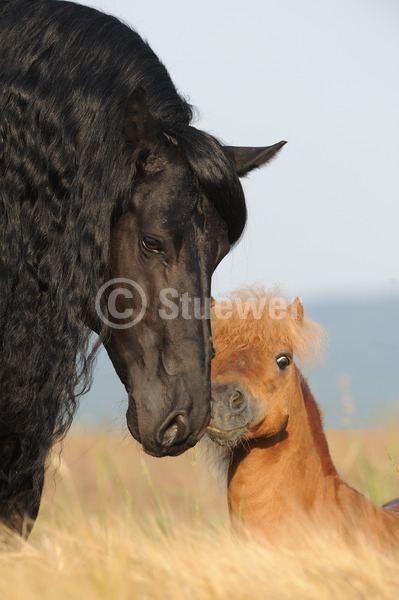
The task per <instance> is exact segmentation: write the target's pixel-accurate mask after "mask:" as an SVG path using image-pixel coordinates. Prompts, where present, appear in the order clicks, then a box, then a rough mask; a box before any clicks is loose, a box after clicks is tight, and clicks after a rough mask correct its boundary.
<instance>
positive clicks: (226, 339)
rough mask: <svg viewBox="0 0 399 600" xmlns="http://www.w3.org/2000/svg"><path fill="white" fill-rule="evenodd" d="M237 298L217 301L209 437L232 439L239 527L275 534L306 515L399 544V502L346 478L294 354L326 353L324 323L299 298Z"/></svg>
mask: <svg viewBox="0 0 399 600" xmlns="http://www.w3.org/2000/svg"><path fill="white" fill-rule="evenodd" d="M232 305H233V307H232V310H231V311H230V314H228V313H227V312H226V306H224V307H223V306H221V305H220V304H218V303H215V304H214V305H213V308H212V330H213V340H214V342H213V343H214V347H215V353H216V354H215V358H214V360H213V364H212V416H211V422H210V425H209V426H208V429H207V434H208V436H209V437H210V438H211V440H213V441H214V442H217V443H218V444H219V445H220V446H223V448H220V452H218V454H219V457H217V458H223V459H227V460H223V461H222V468H223V469H224V474H227V481H228V506H229V512H230V517H231V519H232V522H233V524H235V525H237V524H238V522H241V523H242V524H243V525H244V526H245V527H247V528H249V529H251V530H253V531H258V532H261V533H262V534H265V535H266V536H267V537H268V538H269V539H270V538H271V537H273V536H275V535H278V534H279V533H281V532H282V531H283V530H284V528H285V527H286V526H287V524H289V523H293V522H294V521H295V522H298V518H299V517H300V516H301V515H302V516H306V518H307V519H310V520H311V521H312V522H314V523H315V524H316V525H318V526H319V527H320V525H323V526H324V525H325V526H327V525H328V526H329V527H330V528H333V529H334V530H336V531H338V532H339V533H340V534H342V535H343V536H344V537H345V538H347V537H349V539H350V538H351V537H352V536H353V534H354V533H362V534H364V535H365V536H366V537H367V538H368V539H370V540H372V542H374V543H376V544H386V543H388V544H393V545H395V546H396V545H397V547H399V513H398V512H395V511H396V510H398V500H394V501H392V502H390V503H389V504H387V505H385V507H384V508H380V507H378V506H376V505H375V504H373V503H372V502H371V501H370V500H368V499H367V498H365V497H364V496H363V495H362V494H360V493H359V492H357V491H356V490H354V489H353V488H351V487H350V486H349V485H347V484H346V483H345V482H343V481H342V480H341V479H340V477H339V475H338V473H337V471H336V469H335V466H334V464H333V462H332V460H331V456H330V453H329V450H328V445H327V440H326V437H325V434H324V431H323V425H322V420H321V416H320V411H319V408H318V406H317V403H316V401H315V400H314V398H313V396H312V393H311V391H310V389H309V387H308V385H307V382H306V380H305V379H304V378H303V376H302V375H301V372H300V370H299V369H298V367H297V366H296V364H295V363H294V361H293V357H294V353H295V354H296V355H297V356H298V358H299V361H300V362H301V361H303V360H305V359H306V360H308V359H309V358H313V359H314V358H317V357H318V355H319V354H320V352H321V351H322V345H323V344H322V342H323V337H324V333H323V330H322V329H321V327H320V326H319V325H317V324H316V323H315V322H313V321H311V320H309V319H304V316H303V307H302V304H301V303H300V301H299V299H296V300H295V301H294V302H292V303H291V304H289V303H288V302H286V303H285V307H286V308H285V309H284V302H282V300H281V299H280V300H278V301H276V298H275V297H273V296H272V295H267V294H265V293H264V292H262V291H259V290H249V291H246V292H241V293H240V292H238V293H237V294H236V295H234V296H233V297H232ZM226 317H229V318H226ZM244 317H245V318H244ZM212 446H214V445H213V444H212ZM216 448H217V446H216ZM288 526H289V525H288Z"/></svg>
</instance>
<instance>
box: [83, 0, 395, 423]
mask: <svg viewBox="0 0 399 600" xmlns="http://www.w3.org/2000/svg"><path fill="white" fill-rule="evenodd" d="M81 2H82V3H84V4H88V5H91V6H94V7H96V8H99V9H102V10H103V11H105V12H108V13H111V14H114V15H116V16H117V17H119V18H121V19H122V20H123V21H125V22H126V23H128V24H129V25H131V26H132V27H134V28H135V29H136V30H137V31H138V32H139V33H140V34H141V35H142V36H143V37H144V38H145V39H146V40H147V41H148V42H149V44H150V45H151V47H152V48H153V50H154V51H155V52H156V53H157V55H158V56H159V58H160V59H161V60H162V62H164V64H165V65H166V67H167V69H168V71H169V73H170V75H171V77H172V80H173V81H174V83H175V85H176V87H177V88H178V90H179V92H180V93H182V94H183V95H184V96H185V97H186V98H187V99H188V100H189V101H190V102H191V103H192V104H193V105H194V106H195V107H196V108H197V115H198V116H197V122H196V123H195V124H196V126H197V127H199V128H201V129H204V130H206V131H208V132H210V133H212V134H213V135H215V136H216V137H218V138H219V139H221V140H222V141H223V142H225V143H226V144H235V145H251V146H252V145H253V146H257V145H258V146H262V145H269V144H273V143H275V142H277V141H280V140H282V139H285V140H288V142H289V143H288V144H287V145H286V146H285V147H284V148H283V149H282V150H281V152H280V154H279V156H278V158H277V159H276V160H275V161H273V162H272V163H271V164H270V165H269V166H268V167H267V168H265V169H263V170H259V171H256V172H254V173H252V174H251V175H250V176H249V177H248V178H246V179H245V180H244V182H243V183H244V188H245V192H246V197H247V204H248V211H249V220H248V226H247V229H246V232H245V234H244V237H243V239H242V240H241V242H240V244H239V245H238V246H237V247H236V248H235V249H234V250H233V252H231V253H230V255H228V256H227V257H226V258H225V259H224V261H223V262H222V264H221V265H220V266H219V268H218V270H217V272H216V273H215V276H214V280H213V295H214V296H215V297H218V296H220V295H225V294H226V293H228V292H230V291H232V290H234V289H236V288H237V287H240V286H242V285H245V284H250V283H255V282H258V283H262V284H263V285H264V286H265V287H268V288H269V287H273V286H274V285H276V284H278V285H280V286H281V287H282V289H283V290H284V291H285V292H286V294H287V295H288V296H290V297H295V296H299V297H301V299H302V301H303V304H304V307H305V314H307V316H309V317H312V318H314V319H315V320H317V321H319V322H321V323H322V324H323V325H324V327H325V328H326V329H327V331H328V333H329V336H330V346H329V350H328V354H327V359H326V362H325V364H324V366H323V367H322V368H319V369H318V370H317V371H315V372H312V373H310V374H309V378H310V383H311V387H312V390H313V392H314V394H315V397H316V399H317V401H318V402H319V404H320V405H321V407H322V410H323V412H324V415H325V422H326V425H327V426H328V427H335V428H345V427H362V426H367V427H369V426H376V425H386V424H387V422H389V423H390V424H391V425H392V424H393V423H395V419H396V416H397V415H398V416H399V236H398V229H399V197H398V196H399V182H398V166H399V111H398V107H399V74H398V73H399V72H398V64H399V35H398V24H399V3H398V2H397V0H380V1H379V2H375V1H374V0H352V1H351V2H347V1H346V0H334V1H332V0H326V1H325V2H319V1H318V0H302V1H301V2H297V0H278V1H277V0H262V1H261V0H258V1H256V0H247V1H246V2H241V1H240V2H238V1H236V0H230V1H229V2H227V1H226V0H223V1H219V2H214V1H213V2H211V1H210V0H202V2H201V3H200V4H197V3H196V4H194V3H188V2H187V1H186V2H183V1H182V0H168V2H163V1H161V0H146V2H135V3H132V2H130V1H128V0H101V1H100V0H91V1H90V0H89V1H87V2H84V1H82V0H81ZM126 407H127V399H126V394H125V392H124V389H123V387H122V385H121V384H120V382H119V380H118V378H117V377H116V375H115V373H114V371H113V368H112V365H111V364H110V362H109V360H108V358H107V357H106V355H105V352H101V354H100V356H99V360H98V364H97V369H96V374H95V379H94V384H93V387H92V389H91V391H90V392H89V393H88V394H87V395H86V396H85V397H84V398H83V399H82V401H81V408H80V410H79V414H78V417H77V419H76V420H75V427H84V428H87V427H91V426H97V425H98V424H100V423H104V422H106V423H107V427H109V428H113V427H116V428H118V427H123V426H124V425H123V422H124V413H125V410H126ZM398 420H399V419H398Z"/></svg>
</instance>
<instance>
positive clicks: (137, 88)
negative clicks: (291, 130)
mask: <svg viewBox="0 0 399 600" xmlns="http://www.w3.org/2000/svg"><path fill="white" fill-rule="evenodd" d="M0 47H1V53H0V352H1V371H0V520H1V521H2V522H3V523H5V524H7V525H8V526H9V527H11V528H12V529H14V530H16V531H18V532H22V533H23V532H24V531H25V532H27V531H28V530H29V527H30V526H29V525H27V523H29V522H33V520H34V519H35V518H36V515H37V511H38V508H39V504H40V496H41V490H42V485H43V477H44V465H45V460H46V456H47V454H48V451H49V449H50V448H51V446H52V444H53V443H54V441H55V440H57V439H59V438H60V437H61V436H62V435H64V434H65V432H66V431H67V429H68V427H69V426H70V423H71V420H72V417H73V413H74V410H75V408H76V403H77V399H78V398H79V396H80V395H81V394H82V393H84V392H85V391H86V390H87V389H88V387H89V386H90V382H91V372H92V365H93V359H94V356H95V354H96V350H97V349H98V347H99V345H100V343H103V344H104V345H105V347H106V349H107V351H108V353H109V356H110V357H111V360H112V362H113V364H114V366H115V369H116V371H117V373H118V375H119V377H120V379H121V380H122V382H123V383H124V385H125V387H126V390H127V393H128V397H129V408H128V411H127V423H128V427H129V429H130V431H131V433H132V434H133V436H134V437H135V438H136V439H137V440H138V441H139V442H141V443H142V445H143V448H144V450H145V451H146V452H148V453H150V454H152V455H154V456H164V455H167V454H168V455H177V454H180V453H181V452H184V451H185V450H186V449H187V448H189V447H190V446H192V445H193V444H195V443H196V442H197V440H198V439H199V438H200V437H201V436H202V435H203V433H204V430H205V427H206V425H207V424H208V420H209V411H210V363H211V359H212V341H211V331H210V324H209V319H198V318H197V319H196V318H191V319H187V318H183V317H182V316H181V315H178V316H177V317H176V318H174V319H170V318H166V319H162V318H160V313H159V310H160V309H162V308H163V306H162V302H161V300H160V298H161V296H162V290H163V289H164V288H173V289H175V290H177V293H178V294H182V293H183V292H186V293H188V294H189V295H190V297H191V298H199V299H201V301H205V299H206V298H207V297H209V295H210V280H211V275H212V273H213V271H214V269H215V268H216V266H217V264H218V263H219V262H220V260H221V259H222V258H223V257H224V256H225V255H226V254H227V252H228V251H229V249H230V247H231V246H232V245H233V244H235V242H237V240H238V239H239V237H240V235H241V233H242V231H243V228H244V225H245V220H246V210H245V202H244V196H243V192H242V188H241V185H240V183H239V179H238V176H242V175H245V174H246V173H247V172H248V171H250V170H251V169H253V168H255V167H259V166H261V165H262V164H264V163H266V162H267V161H268V160H269V159H270V158H271V157H272V156H273V155H274V154H275V153H276V152H277V150H278V149H279V148H280V147H281V146H282V145H283V143H284V142H281V143H279V144H276V145H274V146H271V147H266V148H232V147H225V146H222V145H221V144H220V143H219V142H218V141H217V140H216V139H214V138H213V137H211V136H210V135H207V134H206V133H204V132H202V131H199V130H197V129H195V128H194V127H193V126H191V125H190V121H191V119H192V109H191V107H190V105H189V104H188V103H187V102H186V101H185V100H184V99H183V98H182V97H181V96H179V95H178V93H177V91H176V89H175V87H174V86H173V84H172V82H171V80H170V77H169V75H168V73H167V71H166V69H165V67H164V66H163V65H162V64H161V63H160V61H159V60H158V58H157V57H156V56H155V54H154V53H153V52H152V50H151V49H150V48H149V46H148V45H147V44H146V43H145V42H144V41H143V40H142V39H141V38H140V37H139V35H138V34H137V33H135V32H134V31H132V30H131V29H129V28H128V27H127V26H126V25H124V24H122V23H121V22H119V21H118V20H117V19H115V18H113V17H110V16H107V15H104V14H102V13H100V12H98V11H96V10H93V9H90V8H87V7H83V6H79V5H76V4H72V3H70V2H63V1H56V0H0ZM237 175H238V176H237ZM118 278H124V279H125V280H127V282H126V281H125V282H122V283H121V282H114V283H113V284H112V285H110V286H108V287H107V286H105V287H106V291H105V293H104V294H103V296H102V297H101V298H100V300H99V301H98V302H99V303H98V305H97V308H99V307H100V309H99V310H96V297H97V300H98V292H99V290H100V289H101V288H102V286H104V284H105V283H106V282H107V281H108V280H114V279H118ZM129 280H132V281H133V282H135V285H136V287H137V284H138V285H139V286H140V288H141V289H142V293H143V294H144V295H145V297H146V299H147V310H146V312H145V314H144V316H143V317H142V319H141V321H140V322H139V323H137V324H136V325H135V326H134V327H124V325H126V319H125V320H122V325H123V326H122V327H121V326H120V323H118V322H117V318H116V317H115V313H114V312H113V311H111V312H112V314H110V311H109V301H110V299H112V300H113V302H114V308H116V310H117V313H116V315H117V316H118V315H122V316H124V315H125V314H126V315H127V314H130V315H133V316H135V315H136V313H137V311H138V302H137V299H138V297H139V296H138V293H137V292H136V291H134V293H133V292H131V291H129V289H127V288H129ZM138 289H139V288H138ZM160 294H161V295H160ZM107 310H108V312H107ZM99 314H103V315H105V318H103V319H101V318H99ZM112 315H113V316H112ZM127 324H129V323H127ZM110 325H111V326H110ZM93 331H95V332H96V333H97V334H98V341H97V343H96V344H95V345H94V347H93V345H92V342H91V333H92V332H93Z"/></svg>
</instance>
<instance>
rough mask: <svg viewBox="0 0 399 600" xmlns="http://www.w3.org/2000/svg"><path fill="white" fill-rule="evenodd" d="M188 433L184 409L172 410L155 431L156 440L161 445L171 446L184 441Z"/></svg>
mask: <svg viewBox="0 0 399 600" xmlns="http://www.w3.org/2000/svg"><path fill="white" fill-rule="evenodd" d="M188 434H189V422H188V417H187V414H186V413H185V412H184V411H179V412H174V413H172V414H171V415H169V416H168V418H167V419H166V421H165V422H164V423H163V425H162V426H161V427H160V429H159V431H158V433H157V436H156V437H157V441H158V443H159V444H161V446H164V447H166V446H173V445H174V444H179V443H181V442H184V441H185V440H186V438H187V436H188Z"/></svg>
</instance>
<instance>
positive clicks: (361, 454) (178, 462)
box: [0, 430, 399, 600]
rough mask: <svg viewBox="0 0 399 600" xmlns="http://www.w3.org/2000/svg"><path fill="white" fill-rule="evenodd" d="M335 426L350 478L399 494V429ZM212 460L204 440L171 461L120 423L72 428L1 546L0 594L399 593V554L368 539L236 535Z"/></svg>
mask: <svg viewBox="0 0 399 600" xmlns="http://www.w3.org/2000/svg"><path fill="white" fill-rule="evenodd" d="M328 437H329V442H330V447H331V451H332V455H333V458H334V460H335V462H336V464H337V466H338V468H339V471H340V474H341V475H342V477H343V478H344V479H346V480H347V481H348V482H349V483H351V484H352V485H354V486H355V487H357V488H358V489H359V490H360V491H362V492H363V493H365V494H366V495H368V496H369V497H370V498H372V499H373V500H374V501H376V502H377V503H379V504H381V503H383V502H385V501H387V500H389V499H391V498H393V497H395V496H399V473H398V472H397V467H396V464H395V463H399V432H398V431H382V430H381V431H377V430H376V431H369V432H363V431H356V432H355V431H352V432H338V431H331V432H329V436H328ZM389 456H390V457H391V458H389ZM205 462H206V461H205V458H204V456H203V453H202V452H201V447H200V448H199V450H198V449H194V450H193V451H191V452H189V453H186V454H185V455H184V456H181V457H179V458H174V459H168V458H166V459H161V460H160V459H152V458H150V457H148V456H146V455H145V454H143V452H142V451H141V450H140V449H139V447H138V446H137V445H136V443H135V442H134V441H133V440H131V439H130V437H127V436H126V435H125V434H123V433H120V432H112V433H110V432H108V433H105V432H90V433H88V432H85V433H83V432H81V433H80V432H79V431H77V430H74V431H72V432H71V433H70V435H69V436H68V437H67V439H66V441H65V442H64V448H63V452H62V455H61V457H60V455H59V451H58V450H57V451H55V452H54V454H53V457H52V462H51V466H50V469H49V475H48V478H47V484H46V490H45V494H44V499H43V505H42V509H41V512H40V515H39V518H38V520H37V523H36V525H35V527H34V530H33V533H32V535H31V538H30V540H29V542H28V543H27V544H26V545H25V546H24V547H23V548H22V549H18V548H8V549H4V548H3V550H2V552H0V599H1V600H16V599H24V600H33V599H35V600H36V599H39V598H40V600H50V598H51V600H54V599H56V600H67V599H68V600H69V599H73V600H74V599H77V600H80V599H82V600H83V599H84V600H92V599H93V600H94V599H110V600H135V599H136V598H137V599H140V600H141V599H143V600H146V599H148V600H151V599H158V598H159V599H171V600H180V599H181V600H183V599H184V600H186V599H198V600H202V599H220V600H222V599H223V600H224V599H226V598H227V599H229V600H235V599H244V598H245V599H246V598H250V599H251V600H252V599H253V600H257V599H262V600H263V599H269V598H270V599H273V600H275V599H280V598H281V599H290V600H291V599H293V598H295V599H301V598H309V599H313V598H314V599H324V598H328V599H331V600H332V599H334V600H336V599H341V598H343V599H346V598H348V599H349V598H350V599H352V598H359V599H364V598H378V599H380V598H395V599H396V598H398V593H399V592H398V590H399V570H398V567H397V564H398V561H397V560H396V559H395V557H389V556H384V555H381V554H379V553H378V552H376V551H375V550H373V549H372V548H371V547H369V545H368V543H367V540H362V539H361V538H359V541H358V543H357V544H356V545H355V544H353V545H352V546H351V547H348V546H345V545H344V544H343V543H342V542H341V541H340V540H338V539H336V536H334V532H326V531H325V532H320V531H297V532H293V533H292V537H291V538H290V539H286V540H282V541H281V545H280V544H279V546H278V547H277V546H275V545H274V546H270V545H268V544H266V543H264V542H261V541H259V540H254V539H243V538H238V537H236V536H232V534H231V533H230V531H229V525H228V516H227V510H226V501H225V497H224V494H223V493H222V492H221V491H220V490H218V486H217V483H216V481H215V479H214V478H213V476H212V475H210V474H209V473H208V469H207V466H206V464H205ZM300 541H301V543H299V542H300Z"/></svg>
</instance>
